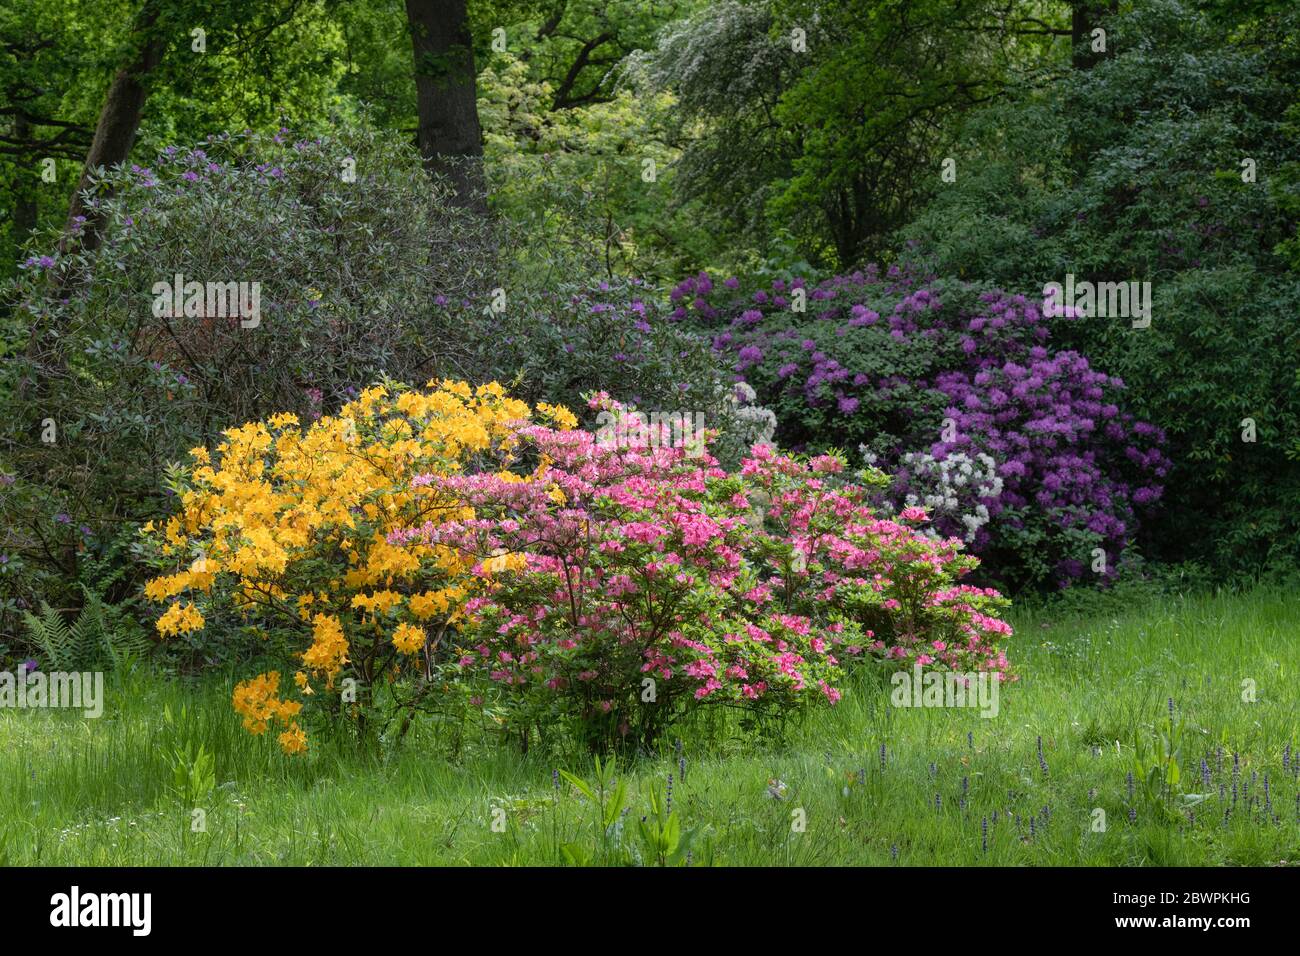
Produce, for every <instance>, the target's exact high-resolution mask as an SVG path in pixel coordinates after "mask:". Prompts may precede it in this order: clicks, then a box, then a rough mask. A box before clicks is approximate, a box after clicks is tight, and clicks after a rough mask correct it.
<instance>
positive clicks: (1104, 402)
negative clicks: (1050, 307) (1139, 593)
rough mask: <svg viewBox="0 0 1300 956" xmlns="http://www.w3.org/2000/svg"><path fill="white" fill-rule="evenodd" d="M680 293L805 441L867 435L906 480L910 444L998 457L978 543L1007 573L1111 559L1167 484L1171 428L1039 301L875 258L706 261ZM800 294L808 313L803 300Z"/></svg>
mask: <svg viewBox="0 0 1300 956" xmlns="http://www.w3.org/2000/svg"><path fill="white" fill-rule="evenodd" d="M672 299H673V302H674V304H675V306H676V308H675V310H674V312H673V313H672V315H671V316H670V318H671V319H672V320H674V321H691V322H693V323H696V324H699V325H703V326H704V327H705V328H708V329H711V330H712V331H713V333H714V336H713V344H714V348H715V350H717V351H719V352H720V353H723V354H726V355H728V356H729V357H730V358H731V359H732V362H733V366H732V367H733V370H734V372H735V374H736V376H737V377H738V378H741V379H743V380H744V381H746V382H748V383H749V384H750V385H752V386H753V387H754V388H755V389H756V391H757V393H758V398H759V400H760V401H761V402H762V403H763V404H765V405H767V406H769V407H771V408H773V410H774V411H775V413H776V417H777V420H778V422H779V423H780V428H779V429H778V432H777V437H778V438H779V439H781V440H782V441H783V442H784V443H785V444H787V445H789V446H791V447H794V448H806V449H809V450H821V449H827V448H835V447H846V446H847V447H853V446H855V445H857V444H859V443H860V442H865V443H866V444H867V446H868V447H867V451H869V452H870V453H872V454H874V455H877V456H878V459H879V461H880V463H881V465H882V467H883V468H884V469H885V470H886V471H888V472H889V473H891V474H892V475H893V476H894V478H895V481H896V483H897V485H898V488H899V489H900V490H901V492H902V494H903V495H906V494H907V493H908V490H909V485H910V484H911V483H912V482H913V481H914V480H915V476H914V474H913V469H912V468H911V467H909V464H908V462H907V461H905V458H906V456H908V455H909V454H910V455H917V454H925V455H930V456H931V457H932V458H933V459H935V460H936V461H944V460H947V459H948V458H950V457H951V456H953V455H963V456H965V457H966V458H968V459H974V458H975V457H976V456H979V455H987V456H989V457H990V458H992V459H993V461H994V463H995V464H996V476H997V477H998V478H999V479H1001V488H1000V489H999V490H998V492H997V493H996V495H984V496H982V497H983V498H984V499H986V500H981V501H979V502H975V503H973V504H974V505H975V507H976V508H978V506H979V505H983V507H984V508H985V509H987V511H988V512H989V515H988V518H989V523H988V525H987V529H986V530H985V529H974V530H975V534H974V537H973V538H972V544H973V545H974V546H975V547H976V548H978V549H979V550H980V551H981V553H982V554H983V555H984V556H985V557H986V559H988V560H989V561H991V562H992V564H993V565H994V568H993V570H994V571H995V572H997V573H998V574H1000V575H1002V576H1004V577H1006V578H1009V579H1012V580H1020V581H1026V580H1028V581H1042V580H1044V579H1050V578H1055V579H1057V580H1058V581H1066V580H1069V579H1071V578H1074V577H1078V576H1079V575H1080V574H1081V573H1082V571H1083V568H1084V566H1085V564H1087V563H1089V562H1091V561H1092V557H1093V550H1094V549H1095V548H1098V547H1100V548H1102V549H1103V550H1104V551H1105V552H1106V555H1107V558H1108V561H1107V563H1106V571H1107V573H1111V572H1113V569H1114V565H1115V563H1116V559H1117V557H1118V555H1119V554H1120V552H1122V551H1123V550H1124V549H1125V548H1126V547H1128V546H1129V544H1130V543H1131V541H1132V538H1133V534H1134V532H1135V530H1136V527H1137V523H1138V522H1137V514H1138V511H1139V510H1140V509H1142V508H1144V507H1146V506H1149V505H1151V504H1152V503H1154V502H1155V501H1156V500H1157V499H1158V498H1159V497H1160V495H1161V492H1162V487H1161V484H1160V481H1161V478H1162V477H1163V476H1164V474H1165V473H1166V470H1167V468H1168V462H1167V460H1166V459H1165V457H1164V455H1163V453H1162V452H1161V450H1160V446H1161V444H1162V443H1163V434H1162V433H1161V432H1160V430H1159V429H1157V428H1154V427H1153V426H1150V425H1147V424H1145V423H1142V422H1137V421H1135V420H1134V419H1133V418H1132V416H1130V415H1128V414H1125V413H1124V412H1123V411H1122V410H1121V409H1120V407H1119V393H1120V392H1121V390H1122V389H1123V385H1124V383H1123V382H1122V381H1121V380H1120V379H1118V378H1114V377H1111V376H1107V375H1104V374H1102V373H1100V372H1097V371H1096V370H1094V369H1092V368H1091V367H1090V366H1089V364H1088V361H1087V359H1086V358H1084V357H1083V356H1081V355H1078V354H1077V353H1074V352H1068V351H1062V352H1056V351H1053V350H1052V349H1051V348H1050V347H1049V341H1050V333H1049V329H1048V327H1047V325H1046V323H1045V320H1044V315H1043V310H1042V308H1041V305H1040V303H1037V302H1035V301H1032V300H1029V299H1027V298H1025V297H1024V296H1009V295H1005V294H1002V293H999V292H979V291H978V290H976V289H973V288H971V287H969V286H966V285H965V284H963V283H958V282H950V281H941V280H935V279H933V278H932V277H926V276H924V275H921V274H920V273H919V272H918V271H917V270H915V269H909V268H899V267H891V268H890V270H889V271H888V272H887V273H885V274H884V275H881V274H880V273H879V271H878V270H876V269H875V268H874V267H872V268H869V269H867V270H865V271H864V272H858V273H854V274H853V275H844V276H836V277H833V278H831V279H828V280H826V281H824V282H822V283H820V284H818V285H816V286H812V285H809V284H807V283H805V282H804V281H803V280H801V279H795V280H793V281H792V282H791V283H790V284H789V285H787V284H786V283H785V282H784V281H783V280H777V281H774V282H773V283H772V285H771V287H770V288H768V289H759V290H756V291H754V292H752V293H751V294H749V295H744V294H742V293H741V291H740V283H739V281H737V280H735V279H728V280H726V281H725V282H722V283H718V284H716V285H715V283H714V282H713V280H712V279H711V278H710V277H709V276H707V275H700V276H696V277H693V278H690V279H687V280H686V281H685V282H683V283H681V284H680V285H679V286H678V287H677V288H676V289H675V290H674V291H673V294H672ZM800 301H802V302H803V303H804V305H805V308H806V311H805V312H795V311H793V309H794V308H795V306H796V303H798V302H800ZM1070 320H1071V319H1070V318H1066V319H1064V320H1063V321H1070ZM958 465H959V466H960V462H958ZM913 493H915V492H913ZM930 493H931V494H933V492H930ZM952 497H953V496H951V495H944V504H945V507H944V508H943V509H940V512H939V513H937V514H936V517H937V518H938V519H939V526H940V528H941V530H942V531H943V533H959V534H963V536H965V534H966V532H968V531H971V530H972V529H971V528H970V523H969V522H964V523H963V524H964V525H965V527H964V529H962V528H958V527H956V526H954V525H953V524H952V522H951V520H950V516H949V515H948V514H945V513H944V512H952V511H953V509H954V508H955V507H956V505H955V503H954V504H953V505H951V506H950V505H948V499H950V498H952ZM973 513H974V515H975V517H976V519H977V520H979V521H981V522H983V520H984V518H983V517H982V516H981V515H980V514H979V512H978V511H977V510H976V511H974V512H973ZM958 520H960V519H958Z"/></svg>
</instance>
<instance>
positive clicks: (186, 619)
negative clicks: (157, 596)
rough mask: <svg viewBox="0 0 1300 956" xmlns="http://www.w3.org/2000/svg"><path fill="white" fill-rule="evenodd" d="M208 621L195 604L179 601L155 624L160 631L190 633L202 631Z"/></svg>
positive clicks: (165, 633) (166, 633)
mask: <svg viewBox="0 0 1300 956" xmlns="http://www.w3.org/2000/svg"><path fill="white" fill-rule="evenodd" d="M204 623H206V622H205V621H204V620H203V615H202V614H200V613H199V609H198V608H196V607H195V606H194V605H193V604H181V603H180V602H179V601H178V602H177V603H175V604H173V605H172V606H171V607H169V608H168V609H167V610H166V611H165V612H164V613H163V616H162V617H160V618H158V623H157V625H155V626H156V627H157V628H158V633H159V634H162V635H164V636H165V635H168V634H189V633H191V632H193V631H201V630H202V629H203V625H204Z"/></svg>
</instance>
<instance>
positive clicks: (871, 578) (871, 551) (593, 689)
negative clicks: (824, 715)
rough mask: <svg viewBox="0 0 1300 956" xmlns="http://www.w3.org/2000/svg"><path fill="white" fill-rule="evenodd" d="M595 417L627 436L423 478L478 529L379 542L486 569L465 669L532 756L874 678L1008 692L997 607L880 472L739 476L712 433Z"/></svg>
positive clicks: (461, 656) (818, 466) (443, 527)
mask: <svg viewBox="0 0 1300 956" xmlns="http://www.w3.org/2000/svg"><path fill="white" fill-rule="evenodd" d="M591 404H592V406H593V408H598V409H600V410H602V411H605V412H608V413H610V414H611V415H612V416H613V418H614V423H613V424H612V425H610V426H608V427H606V428H604V429H602V430H601V431H599V432H592V431H585V430H581V429H565V428H556V427H552V426H550V425H545V424H521V427H520V429H519V433H518V438H519V441H520V446H519V453H520V460H521V461H533V462H535V467H534V469H533V470H532V471H531V473H529V474H527V475H523V474H519V473H517V472H515V471H496V472H490V473H489V472H484V473H478V474H427V475H419V476H416V477H415V478H414V479H413V480H412V484H413V485H414V486H416V487H419V488H421V489H422V493H425V494H429V493H432V494H433V495H434V496H436V497H438V498H439V499H440V500H444V501H445V502H446V504H447V507H448V508H450V509H455V512H454V513H455V514H458V515H459V514H463V513H464V509H472V510H471V511H470V512H469V513H470V514H472V517H458V518H456V519H455V520H449V521H429V522H427V523H423V524H420V525H414V526H409V527H405V528H401V529H398V530H395V531H393V532H391V533H390V534H389V536H388V540H389V542H390V544H394V545H398V546H402V547H430V546H432V547H437V548H440V549H441V548H451V549H454V550H455V551H457V552H459V553H460V554H462V555H467V556H472V558H473V559H474V560H475V562H476V563H475V564H474V567H473V574H474V576H475V577H476V578H477V581H478V584H477V586H476V587H475V588H474V589H473V591H474V594H475V596H474V597H473V598H471V599H470V600H469V601H468V603H467V604H466V607H465V610H466V621H465V622H464V623H463V625H462V627H461V630H460V632H459V641H460V645H461V646H460V647H459V648H458V650H457V651H456V656H457V658H458V664H459V668H460V673H461V675H462V676H463V679H465V680H471V681H478V682H479V683H480V685H481V687H482V688H483V689H482V691H481V693H478V694H476V696H475V698H474V700H475V703H476V704H479V705H480V706H482V707H484V708H485V709H487V710H489V711H491V712H492V713H493V715H494V716H496V717H497V718H499V719H500V720H501V721H503V722H504V724H505V725H506V726H507V727H508V728H509V729H510V730H511V731H512V732H513V733H514V734H516V735H517V739H518V740H519V741H520V743H521V744H522V745H523V746H525V747H526V746H527V743H528V741H529V739H530V737H531V735H532V732H533V731H534V730H536V731H537V732H538V733H539V734H540V735H541V738H542V739H543V740H545V739H546V736H547V733H548V731H549V730H551V728H553V727H555V726H557V723H558V724H559V725H568V726H571V727H572V728H573V729H574V730H575V731H576V732H577V733H578V734H579V736H580V737H581V738H583V739H585V741H586V742H587V744H588V745H589V746H591V747H592V748H593V749H604V748H606V747H609V746H621V745H625V744H640V745H642V746H646V747H649V746H651V745H653V744H654V742H655V741H656V740H657V739H658V738H659V737H660V736H661V735H662V733H663V732H664V730H665V729H666V728H667V727H668V726H670V725H671V724H673V723H674V722H675V721H677V720H679V719H680V718H682V717H684V716H686V715H689V714H691V713H692V712H695V711H698V710H700V709H702V708H706V707H714V706H722V707H736V708H741V709H743V710H745V711H746V712H748V714H749V715H750V716H751V717H754V718H760V719H762V718H772V719H776V720H781V719H784V718H785V717H788V716H790V715H791V714H793V713H795V712H796V711H797V710H798V709H799V707H800V706H801V705H804V704H808V703H823V704H834V703H836V702H837V701H838V700H839V699H840V697H841V693H842V687H843V686H844V681H845V680H846V678H847V675H848V672H849V670H850V669H851V668H853V667H855V666H863V665H862V663H861V662H864V661H871V660H874V661H877V662H881V663H883V664H885V665H886V666H889V667H895V666H900V665H901V666H908V667H911V666H913V665H916V664H919V665H921V666H922V667H938V668H944V669H950V670H954V671H961V672H963V673H969V672H974V671H988V672H993V673H995V674H996V675H997V679H999V680H1003V679H1007V678H1008V677H1009V676H1010V671H1009V666H1008V661H1007V658H1006V654H1005V652H1004V649H1003V644H1004V643H1005V641H1006V639H1007V638H1008V637H1009V636H1010V633H1011V628H1010V627H1009V626H1008V625H1007V624H1006V623H1005V622H1003V621H1002V620H1000V619H999V618H998V617H996V616H995V615H996V613H997V611H998V610H999V609H1000V608H1002V607H1004V606H1005V604H1006V602H1005V600H1004V599H1003V598H1002V597H1001V596H1000V595H999V594H998V593H997V592H996V591H993V590H991V589H981V588H975V587H971V586H968V585H964V584H961V583H959V582H960V580H961V578H962V577H964V576H965V575H966V574H967V573H968V572H970V571H971V570H972V569H973V568H974V567H975V566H976V564H977V561H976V560H975V559H974V558H972V557H970V556H969V555H966V554H964V553H962V545H961V542H960V541H958V540H956V539H951V538H939V539H936V538H934V537H932V536H928V535H926V534H924V533H922V532H921V530H920V528H921V526H923V525H924V524H925V522H926V521H927V516H926V513H925V511H924V509H921V508H909V509H906V510H905V511H904V512H903V513H902V515H901V516H900V517H899V519H898V520H894V519H891V518H887V517H883V516H881V515H879V514H878V513H877V511H876V510H875V509H874V507H873V506H872V503H871V499H872V495H873V490H872V481H871V479H872V475H871V474H870V473H864V474H863V478H864V479H866V480H865V481H863V482H855V481H853V480H850V479H849V478H848V477H846V463H845V461H844V460H843V459H842V458H840V457H837V456H834V455H820V456H817V457H815V458H812V459H811V460H804V459H802V458H797V457H793V456H790V455H787V454H783V453H781V452H778V451H776V450H775V449H773V448H772V447H771V446H768V445H763V444H759V445H756V446H754V448H753V449H752V451H751V452H750V454H749V456H748V457H746V458H745V459H744V461H743V463H742V465H741V466H740V468H739V469H738V470H737V471H734V472H731V473H728V472H726V471H724V470H723V469H722V468H720V467H719V466H718V463H717V461H716V460H715V459H714V458H713V457H712V456H711V455H710V454H709V450H708V445H709V443H710V442H711V440H712V438H713V437H714V436H712V435H707V434H706V436H704V438H703V439H701V440H699V441H696V442H694V443H690V444H683V443H681V442H675V441H674V440H673V436H672V435H671V434H670V433H669V431H668V429H667V428H666V426H663V427H652V426H647V425H646V423H645V419H644V418H643V417H640V416H637V415H635V414H632V410H630V409H628V408H627V407H625V406H622V405H620V404H618V403H615V402H613V401H611V400H610V399H609V398H608V396H606V395H604V394H598V395H595V396H593V397H592V398H591Z"/></svg>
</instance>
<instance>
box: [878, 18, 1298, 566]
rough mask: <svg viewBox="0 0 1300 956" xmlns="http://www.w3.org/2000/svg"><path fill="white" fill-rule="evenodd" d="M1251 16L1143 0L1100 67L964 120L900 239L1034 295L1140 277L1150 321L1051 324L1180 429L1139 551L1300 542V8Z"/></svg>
mask: <svg viewBox="0 0 1300 956" xmlns="http://www.w3.org/2000/svg"><path fill="white" fill-rule="evenodd" d="M1219 12H1220V13H1222V11H1219ZM1239 17H1240V19H1239V20H1238V21H1237V22H1236V24H1235V26H1233V27H1232V28H1231V29H1229V28H1228V27H1226V26H1225V24H1224V23H1223V22H1221V21H1216V20H1214V19H1211V18H1209V17H1207V16H1205V15H1202V14H1199V13H1197V12H1196V10H1194V9H1193V8H1192V7H1190V6H1189V5H1188V4H1186V3H1182V2H1178V0H1143V2H1141V3H1138V4H1135V5H1133V7H1132V8H1131V9H1129V10H1128V11H1127V12H1125V13H1123V14H1122V15H1120V16H1118V17H1116V18H1115V19H1114V20H1113V21H1112V22H1111V23H1110V24H1109V37H1110V49H1111V52H1110V53H1108V55H1107V56H1105V57H1104V58H1102V59H1101V60H1100V62H1098V63H1097V64H1096V65H1095V66H1093V67H1092V68H1091V69H1089V70H1086V71H1075V72H1072V73H1070V74H1067V75H1066V76H1064V77H1062V78H1060V79H1059V80H1057V81H1055V82H1054V83H1052V84H1051V85H1049V86H1048V87H1047V88H1045V89H1042V90H1034V89H1031V88H1027V87H1025V86H1024V85H1022V86H1021V88H1020V91H1019V92H1018V94H1017V95H1014V96H1010V97H1008V98H1006V99H1005V100H1003V101H999V102H997V103H994V104H990V105H989V106H987V107H985V108H984V109H983V110H981V111H979V112H977V113H976V114H973V115H972V117H971V118H970V121H969V122H968V123H967V124H966V127H965V129H964V132H963V136H962V138H961V142H960V144H959V145H958V146H956V147H954V150H955V154H956V155H958V156H959V157H962V158H961V159H960V160H959V173H958V176H957V180H956V182H955V183H953V184H950V185H947V186H945V187H944V189H943V190H942V191H940V192H939V193H938V194H937V195H936V197H935V199H934V200H933V202H931V203H930V204H929V205H928V206H927V207H926V208H925V209H924V210H923V211H922V212H921V213H920V214H919V216H918V217H917V219H916V221H915V222H914V223H913V224H911V225H910V226H909V227H908V228H906V229H905V230H903V231H902V232H901V233H900V240H901V241H914V242H919V243H920V244H921V245H922V246H923V247H924V249H925V250H926V252H927V253H928V254H930V255H931V256H932V259H931V260H930V265H931V267H932V268H933V269H934V270H935V271H937V272H938V273H940V274H944V275H957V276H964V277H969V278H972V279H977V280H979V281H986V282H991V283H994V284H997V285H999V286H1001V287H1002V288H1006V289H1009V290H1012V291H1017V292H1022V293H1025V294H1026V295H1035V296H1036V295H1039V294H1041V292H1042V289H1043V286H1044V285H1045V284H1046V283H1048V282H1058V283H1064V282H1065V277H1066V275H1067V274H1073V275H1074V276H1075V277H1076V280H1077V281H1083V280H1085V279H1086V280H1089V281H1094V282H1096V281H1149V282H1150V283H1151V285H1152V293H1153V314H1152V321H1151V325H1150V327H1149V328H1145V329H1133V328H1131V327H1130V324H1129V323H1128V322H1126V321H1124V320H1120V319H1114V318H1110V319H1107V318H1089V319H1086V320H1084V321H1077V322H1058V323H1057V324H1056V325H1055V326H1054V327H1053V340H1054V341H1058V342H1059V343H1060V344H1062V345H1064V346H1067V347H1073V348H1075V349H1077V350H1078V351H1080V352H1082V353H1083V354H1085V355H1087V356H1088V358H1089V360H1090V361H1091V362H1092V363H1093V365H1094V366H1096V367H1099V368H1102V369H1104V370H1105V371H1107V372H1108V373H1110V374H1112V375H1118V376H1120V377H1121V378H1122V379H1123V380H1124V381H1125V383H1126V384H1127V396H1128V399H1127V405H1128V408H1129V409H1130V410H1132V411H1133V413H1134V414H1136V415H1137V416H1138V417H1139V418H1142V419H1145V420H1147V421H1150V422H1153V423H1154V424H1156V425H1159V426H1160V427H1162V428H1163V429H1164V430H1165V431H1166V433H1167V435H1168V437H1169V448H1168V454H1169V457H1170V458H1171V459H1172V461H1173V467H1172V468H1171V471H1170V474H1169V475H1168V476H1167V480H1166V482H1165V494H1164V498H1163V502H1162V516H1163V517H1161V518H1159V519H1158V520H1156V521H1151V522H1148V523H1147V524H1146V526H1145V534H1144V540H1143V543H1142V548H1143V551H1144V553H1145V554H1146V556H1147V557H1148V558H1151V559H1157V560H1173V561H1184V560H1195V561H1199V562H1203V563H1205V564H1207V565H1208V566H1210V567H1212V568H1214V569H1216V570H1218V571H1219V572H1221V573H1222V572H1240V573H1244V574H1247V575H1254V574H1258V573H1261V572H1264V571H1266V570H1268V569H1270V568H1274V567H1279V566H1286V565H1291V566H1294V563H1295V560H1296V555H1300V518H1298V517H1297V511H1296V508H1295V502H1296V501H1297V500H1300V470H1298V469H1296V467H1295V465H1294V462H1293V461H1290V460H1288V457H1287V452H1288V450H1289V449H1290V448H1291V446H1292V444H1293V442H1294V436H1295V435H1296V434H1297V431H1298V430H1300V392H1297V389H1296V387H1295V374H1296V370H1297V368H1298V367H1300V332H1298V331H1297V328H1296V323H1295V322H1294V320H1293V318H1292V317H1293V316H1294V315H1295V313H1296V310H1297V309H1298V308H1300V277H1298V275H1297V271H1296V269H1295V265H1296V260H1295V256H1294V235H1295V227H1294V221H1295V211H1296V209H1297V208H1300V203H1297V201H1296V199H1295V196H1296V188H1295V182H1296V169H1297V168H1298V167H1297V165H1296V162H1295V160H1294V152H1295V146H1294V144H1295V125H1294V124H1295V111H1294V102H1295V89H1296V88H1297V86H1300V55H1298V53H1300V51H1298V48H1297V37H1300V16H1298V15H1297V13H1296V11H1295V10H1294V9H1290V10H1281V9H1275V10H1272V11H1268V10H1264V9H1261V10H1259V11H1257V12H1256V13H1255V14H1254V15H1252V16H1250V17H1246V16H1245V15H1244V14H1240V15H1239ZM1288 110H1290V112H1288ZM1044 144H1061V145H1060V146H1059V147H1057V148H1050V147H1049V148H1045V147H1044ZM1247 160H1249V161H1251V163H1253V167H1251V168H1253V171H1254V173H1255V180H1254V181H1249V180H1250V176H1249V175H1248V173H1249V169H1248V166H1249V165H1250V164H1248V163H1247V162H1246V161H1247ZM1246 419H1251V420H1252V421H1253V422H1254V426H1255V429H1256V432H1257V435H1256V440H1255V441H1253V442H1251V441H1249V440H1244V439H1243V436H1244V434H1245V432H1246V428H1247V423H1246V421H1245V420H1246Z"/></svg>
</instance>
